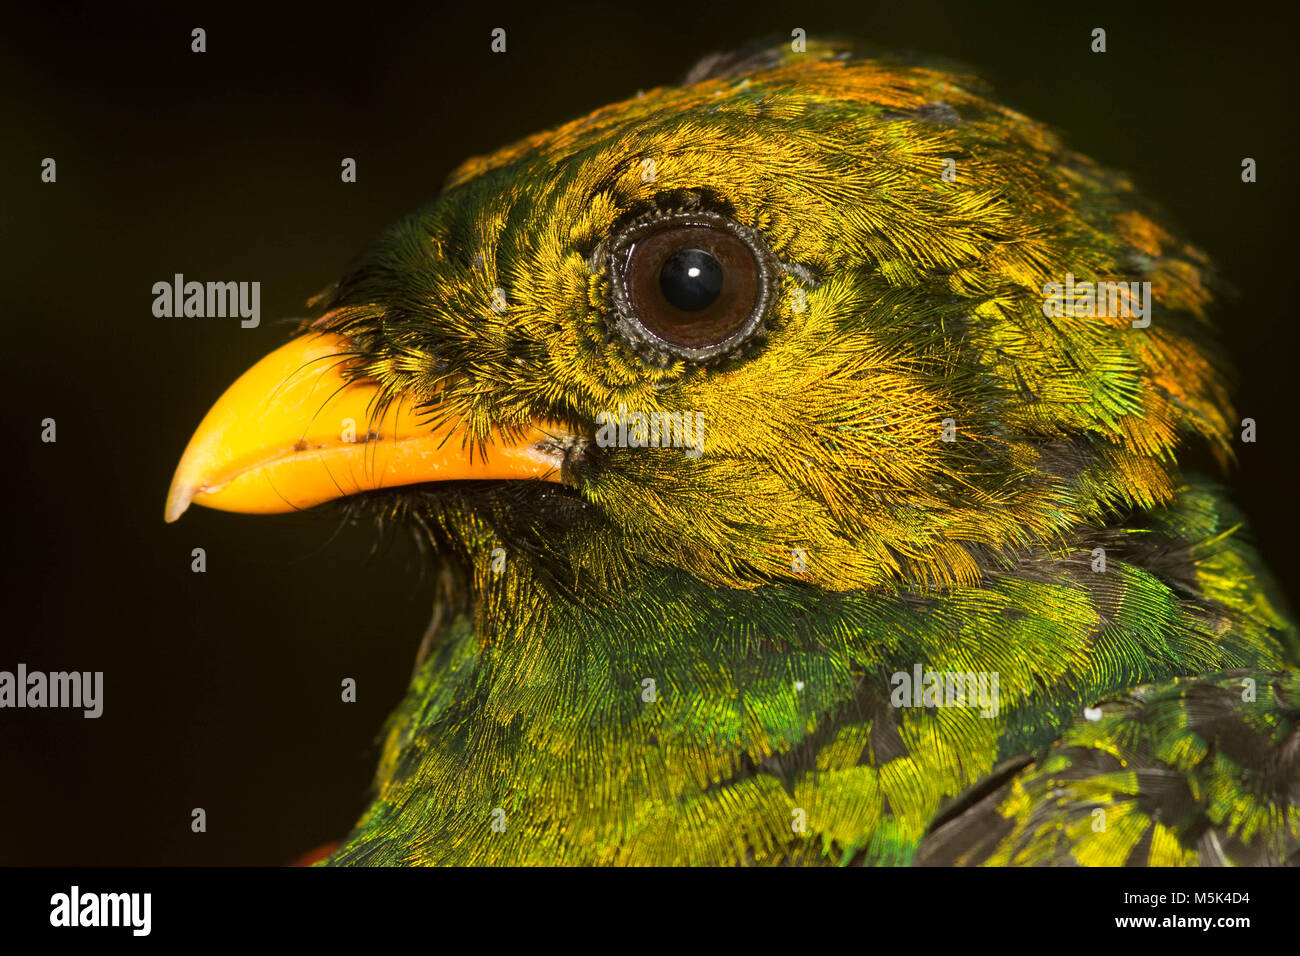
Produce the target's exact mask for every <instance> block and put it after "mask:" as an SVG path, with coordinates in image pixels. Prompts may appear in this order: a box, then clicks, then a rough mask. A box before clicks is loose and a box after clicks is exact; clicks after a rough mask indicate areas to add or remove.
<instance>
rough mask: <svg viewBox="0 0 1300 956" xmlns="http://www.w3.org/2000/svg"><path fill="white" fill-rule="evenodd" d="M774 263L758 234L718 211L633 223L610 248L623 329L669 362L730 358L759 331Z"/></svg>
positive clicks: (632, 341) (616, 303)
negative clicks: (732, 351) (717, 212)
mask: <svg viewBox="0 0 1300 956" xmlns="http://www.w3.org/2000/svg"><path fill="white" fill-rule="evenodd" d="M771 263H772V258H771V255H770V253H768V252H767V250H766V248H765V247H764V246H763V245H762V243H761V241H760V240H759V237H758V235H757V233H755V232H754V231H753V230H752V229H749V228H747V227H745V226H742V225H740V224H739V223H736V222H733V221H732V220H730V219H727V218H726V217H724V216H720V215H718V214H716V213H710V212H683V213H674V214H670V215H665V216H660V217H655V218H651V219H647V220H641V221H638V222H635V223H633V224H632V225H631V226H629V227H627V228H626V229H625V230H624V231H623V232H622V233H620V234H619V235H617V236H616V237H615V241H614V243H613V245H612V247H611V249H610V265H611V272H612V278H613V284H614V307H615V311H616V313H617V319H616V322H617V326H618V331H620V332H621V333H622V335H623V337H624V338H625V339H627V340H628V342H629V343H630V344H632V345H633V346H641V347H648V349H649V351H650V352H651V353H652V354H655V355H657V356H658V357H659V358H661V359H663V360H665V361H666V360H668V359H669V358H670V357H673V356H675V357H677V358H684V359H691V360H696V361H699V360H706V359H710V358H714V357H718V356H721V355H724V354H726V353H728V352H730V351H731V350H732V349H734V348H736V347H737V346H738V345H740V344H741V343H743V342H744V341H746V340H748V339H749V338H750V337H751V336H752V335H753V333H754V332H756V331H757V330H758V328H759V327H760V326H761V324H762V320H763V315H764V313H765V312H766V310H767V303H768V298H769V289H770V287H771V285H772V280H771V273H772V268H771Z"/></svg>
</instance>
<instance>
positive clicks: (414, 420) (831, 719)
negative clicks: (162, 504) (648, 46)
mask: <svg viewBox="0 0 1300 956" xmlns="http://www.w3.org/2000/svg"><path fill="white" fill-rule="evenodd" d="M1222 288H1223V285H1222V282H1221V280H1220V279H1219V278H1218V277H1217V275H1216V273H1215V271H1214V268H1213V265H1212V263H1211V262H1210V261H1209V259H1208V257H1207V256H1206V255H1205V254H1204V253H1202V252H1201V251H1200V250H1198V249H1197V248H1196V247H1195V246H1193V245H1191V244H1189V243H1188V242H1187V241H1185V240H1183V239H1181V238H1179V237H1178V236H1177V235H1176V234H1175V232H1174V231H1173V227H1172V226H1171V225H1169V224H1168V223H1167V221H1166V219H1165V217H1164V216H1163V214H1162V213H1160V211H1159V210H1158V209H1157V208H1156V207H1155V206H1154V205H1153V204H1152V203H1150V202H1149V201H1148V200H1146V199H1144V198H1143V197H1142V196H1141V195H1140V194H1139V192H1138V191H1137V189H1136V187H1135V186H1134V185H1133V183H1132V182H1131V181H1130V180H1129V179H1128V178H1126V177H1125V176H1124V175H1123V174H1121V173H1118V172H1114V171H1111V170H1108V169H1105V168H1103V167H1101V166H1099V165H1098V164H1097V163H1095V162H1093V161H1092V160H1090V159H1088V158H1086V157H1085V156H1082V155H1080V154H1078V153H1076V152H1074V151H1072V150H1071V149H1069V148H1068V147H1067V146H1066V145H1065V142H1064V139H1063V138H1062V136H1061V135H1060V134H1059V133H1057V132H1055V131H1053V130H1052V129H1050V128H1048V127H1047V126H1045V125H1043V124H1041V123H1039V122H1037V121H1035V120H1033V119H1030V118H1029V117H1027V116H1025V115H1022V114H1021V113H1019V112H1017V111H1015V110H1013V109H1011V108H1009V107H1007V106H1004V105H1001V104H999V103H998V102H997V101H996V100H995V99H994V97H993V94H992V93H991V92H990V91H989V90H988V89H987V87H985V86H984V84H983V83H982V82H981V81H980V80H978V79H977V78H976V77H974V76H973V75H971V74H970V73H969V72H968V71H965V70H964V68H958V67H954V66H952V65H950V64H946V63H938V62H936V61H927V60H924V59H922V58H917V57H910V56H896V55H891V54H889V53H887V52H880V51H875V50H872V49H869V48H864V47H862V46H861V45H855V44H852V43H849V42H845V41H839V40H827V41H813V40H809V41H808V42H807V44H806V46H802V47H800V46H799V45H798V44H790V43H789V42H785V43H781V44H779V45H771V44H767V45H764V44H760V45H751V46H749V47H744V48H741V49H740V50H737V51H734V52H731V53H725V54H715V55H711V56H709V57H707V58H706V59H705V60H703V61H701V63H700V64H699V65H698V66H697V67H695V68H693V69H692V70H691V72H690V73H689V74H688V75H687V76H686V77H685V78H684V80H683V81H682V82H681V83H680V84H679V85H669V86H663V87H658V88H654V89H651V90H643V91H640V92H638V93H637V94H636V95H635V96H634V97H631V98H628V99H626V100H624V101H622V102H617V103H614V104H612V105H609V106H606V107H603V108H601V109H597V110H595V111H594V112H592V113H590V114H589V115H586V116H584V117H581V118H579V119H577V120H574V121H572V122H569V123H566V124H564V125H561V126H558V127H556V128H554V129H551V130H549V131H546V132H542V133H538V134H535V135H531V136H528V137H527V138H525V139H522V140H520V141H518V142H516V143H514V144H513V145H509V146H506V147H504V148H502V149H500V150H498V151H497V152H494V153H492V154H490V155H487V156H482V157H477V158H473V159H470V160H468V161H466V162H465V163H463V164H462V165H461V166H460V167H459V168H458V169H456V170H455V171H454V172H453V173H452V174H451V175H450V177H449V178H448V180H447V181H446V183H445V185H444V186H443V187H442V189H441V191H440V192H439V193H438V194H437V196H436V197H435V198H434V199H433V200H432V201H430V202H428V203H426V204H425V205H423V206H421V207H419V208H418V209H416V211H415V212H413V213H411V214H410V215H408V216H406V217H405V218H403V219H402V220H400V221H399V222H397V223H396V224H395V225H393V226H392V227H391V228H390V229H388V230H387V231H386V232H385V233H383V234H382V235H381V236H380V237H379V238H378V239H377V240H375V241H374V243H373V244H372V245H371V246H369V247H368V249H367V250H366V251H365V252H363V253H362V254H361V256H360V257H359V258H358V259H357V260H356V262H355V263H354V264H353V265H352V266H351V267H349V269H348V270H347V272H346V273H345V275H344V276H343V278H341V279H340V280H339V281H338V282H336V283H335V284H334V285H332V286H330V287H329V288H328V289H326V290H325V291H324V292H322V293H320V294H319V295H317V296H316V297H315V298H313V299H311V300H309V303H308V309H307V312H308V317H307V318H306V319H304V320H302V322H301V324H300V325H299V326H298V327H297V328H296V329H295V332H294V335H293V337H292V338H291V339H290V341H288V342H287V343H286V344H284V345H283V346H281V347H280V348H279V349H277V350H275V351H273V352H272V353H271V354H270V355H268V356H266V357H265V358H263V359H262V360H260V361H258V362H257V363H256V364H254V365H253V366H252V367H251V368H250V370H249V371H248V372H247V373H245V374H244V375H243V376H242V377H240V378H239V379H237V380H236V382H235V383H234V384H233V385H232V386H231V387H230V389H229V390H228V391H227V392H226V393H225V394H224V395H223V396H222V397H221V398H220V399H218V401H217V403H216V405H215V406H214V407H213V408H212V410H211V411H210V412H209V413H208V415H207V416H206V417H205V418H204V419H203V420H202V422H201V424H200V425H199V427H198V429H197V431H196V432H195V434H194V437H193V438H192V439H191V441H190V443H189V445H188V446H187V448H186V449H185V451H184V453H183V455H182V458H181V461H180V464H179V466H178V468H177V470H176V472H175V476H174V479H173V482H172V485H171V488H170V490H169V493H168V497H167V503H166V514H165V517H166V519H167V520H168V521H175V520H176V519H177V518H179V517H180V516H181V514H182V513H183V512H184V511H185V510H186V509H187V507H189V506H190V505H191V504H200V505H204V506H207V507H210V508H216V509H220V510H225V511H231V512H239V513H248V514H268V513H285V512H290V511H297V510H303V509H307V508H315V507H324V508H337V509H342V510H343V511H344V513H346V514H347V515H349V516H351V517H357V516H364V517H366V518H367V519H373V520H375V521H377V522H379V523H381V524H383V525H385V526H396V527H399V528H402V529H406V530H407V531H409V533H411V534H413V535H415V537H416V539H417V540H418V541H419V542H420V544H421V548H422V550H421V555H422V557H421V560H422V561H425V562H427V563H428V566H429V568H430V569H431V570H432V571H433V575H434V576H433V580H436V581H437V591H438V597H437V601H436V606H435V612H434V615H433V620H432V621H431V623H430V625H429V628H428V630H427V632H426V633H425V634H424V635H423V638H422V639H421V641H420V645H419V651H418V654H417V661H416V667H415V671H414V674H413V677H412V679H411V682H410V686H409V690H408V691H407V693H406V696H405V697H404V699H403V700H402V701H401V703H400V704H399V705H398V707H397V709H396V710H395V712H394V713H393V714H392V716H391V717H390V719H389V721H388V723H387V724H386V726H385V727H384V729H383V730H382V731H381V733H380V737H379V748H380V754H379V759H378V767H377V770H376V773H375V777H374V785H373V791H372V794H371V796H370V798H369V799H370V802H369V805H368V807H367V808H366V809H365V810H364V812H363V813H362V815H361V817H360V819H359V820H358V821H357V823H356V824H355V826H354V828H353V829H352V831H351V833H350V834H349V835H348V836H347V837H346V838H344V839H343V840H342V841H341V842H340V843H339V844H338V845H337V846H336V847H335V848H334V849H333V851H332V852H331V853H330V854H329V855H328V857H327V858H326V859H324V860H323V861H321V863H319V864H318V865H331V866H333V865H337V866H349V865H374V866H398V865H403V866H404V865H446V866H462V865H483V866H493V865H497V866H524V865H572V866H623V865H627V866H642V865H644V866H766V865H809V866H812V865H827V866H848V865H855V866H856V865H882V866H886V865H887V866H905V865H917V866H976V865H989V866H995V865H996V866H1024V865H1101V866H1111V865H1128V866H1167V865H1205V866H1212V865H1240V864H1249V865H1256V864H1260V865H1262V864H1278V865H1282V864H1294V863H1296V862H1297V861H1298V860H1300V709H1298V708H1300V676H1298V672H1297V660H1298V656H1300V640H1298V638H1297V631H1296V628H1295V626H1294V624H1293V622H1292V620H1291V619H1290V617H1289V611H1288V609H1287V606H1286V603H1285V599H1284V598H1283V596H1282V594H1281V592H1280V591H1279V589H1278V586H1277V584H1276V582H1275V581H1274V579H1273V577H1272V576H1271V574H1270V572H1269V570H1268V568H1267V567H1266V566H1265V564H1264V562H1263V560H1262V559H1261V557H1260V556H1259V555H1258V553H1257V552H1256V550H1255V549H1254V548H1253V546H1252V544H1251V543H1250V539H1249V534H1248V529H1247V527H1246V522H1245V519H1244V517H1243V516H1242V514H1241V512H1240V511H1239V510H1238V509H1237V508H1236V507H1234V505H1233V503H1232V502H1231V501H1230V499H1229V496H1228V494H1227V492H1226V491H1225V489H1224V487H1223V485H1222V484H1221V479H1219V478H1216V477H1215V474H1214V473H1215V472H1216V471H1222V470H1223V469H1226V468H1228V467H1230V466H1231V465H1232V464H1233V461H1234V458H1235V451H1234V449H1235V446H1236V442H1237V437H1238V434H1237V428H1238V425H1237V423H1236V418H1235V412H1234V410H1233V406H1232V403H1231V391H1230V381H1231V370H1230V369H1229V368H1228V367H1227V364H1226V362H1225V360H1224V358H1223V350H1222V349H1221V348H1220V347H1219V346H1217V345H1216V341H1215V329H1214V323H1213V318H1212V312H1213V306H1214V303H1215V300H1216V298H1217V297H1218V296H1219V292H1220V290H1221V289H1222ZM1063 289H1064V290H1065V291H1064V292H1062V291H1061V290H1063ZM1080 290H1083V291H1080ZM1103 293H1104V294H1103ZM1196 453H1201V454H1202V458H1203V460H1204V462H1206V463H1207V464H1206V467H1203V468H1201V469H1199V470H1197V469H1193V468H1191V467H1186V466H1185V463H1186V462H1187V461H1188V460H1189V458H1191V457H1192V456H1193V455H1194V454H1196Z"/></svg>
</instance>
